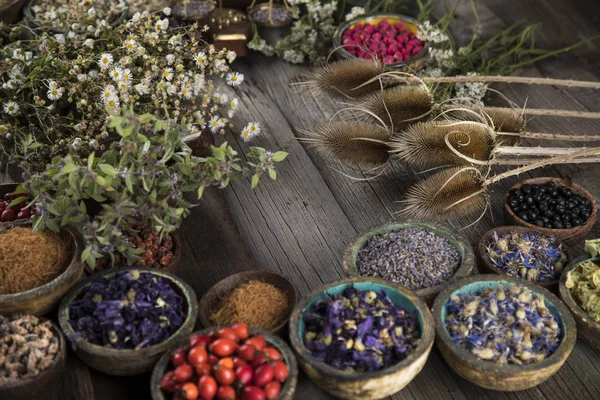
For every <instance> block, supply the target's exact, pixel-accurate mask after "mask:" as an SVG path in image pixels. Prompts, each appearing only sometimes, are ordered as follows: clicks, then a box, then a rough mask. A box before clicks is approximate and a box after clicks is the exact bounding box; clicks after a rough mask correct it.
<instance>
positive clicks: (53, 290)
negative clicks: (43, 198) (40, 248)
mask: <svg viewBox="0 0 600 400" xmlns="http://www.w3.org/2000/svg"><path fill="white" fill-rule="evenodd" d="M25 223H28V221H25ZM19 224H20V223H19ZM2 225H3V224H0V230H2V229H3V227H2ZM60 235H61V236H62V237H63V238H64V240H65V241H66V243H67V248H68V251H69V254H70V262H69V265H68V266H67V268H65V270H64V271H63V272H62V273H61V274H60V275H59V276H57V277H56V278H54V279H53V280H51V281H50V282H48V283H46V284H44V285H42V286H38V287H36V288H34V289H31V290H27V291H25V292H21V293H14V294H5V295H0V314H12V313H27V314H33V315H35V316H42V315H45V314H48V313H49V312H50V311H52V310H54V309H55V308H56V306H57V305H58V303H59V302H60V299H62V297H63V296H64V295H65V294H66V293H67V292H68V291H69V290H70V289H71V288H72V287H73V286H74V285H75V284H76V283H77V282H78V281H79V280H80V279H81V277H82V276H83V263H82V262H81V252H82V250H83V246H84V245H83V237H82V236H81V233H80V232H79V231H78V230H77V229H75V228H74V227H72V226H67V227H65V228H63V229H62V230H61V232H60Z"/></svg>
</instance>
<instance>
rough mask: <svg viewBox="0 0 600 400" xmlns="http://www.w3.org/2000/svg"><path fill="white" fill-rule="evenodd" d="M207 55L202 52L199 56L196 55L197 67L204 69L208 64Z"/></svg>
mask: <svg viewBox="0 0 600 400" xmlns="http://www.w3.org/2000/svg"><path fill="white" fill-rule="evenodd" d="M206 60H207V58H206V54H205V53H204V52H203V51H201V52H200V53H198V55H196V65H197V66H198V67H203V66H204V65H205V64H206Z"/></svg>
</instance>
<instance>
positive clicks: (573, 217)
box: [504, 178, 598, 243]
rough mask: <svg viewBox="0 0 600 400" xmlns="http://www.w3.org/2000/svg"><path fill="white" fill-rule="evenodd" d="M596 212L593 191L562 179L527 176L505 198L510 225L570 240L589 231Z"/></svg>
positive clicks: (506, 220)
mask: <svg viewBox="0 0 600 400" xmlns="http://www.w3.org/2000/svg"><path fill="white" fill-rule="evenodd" d="M597 211H598V205H597V204H596V199H595V198H594V196H593V195H592V194H591V193H590V192H588V191H587V190H585V189H584V188H582V187H581V186H579V185H577V184H575V183H573V182H570V181H568V180H565V179H561V178H533V179H527V180H525V181H523V182H521V183H519V184H517V185H515V186H513V187H512V188H511V189H510V190H509V191H508V193H507V194H506V196H505V198H504V222H505V223H506V224H507V225H521V226H526V227H528V228H531V229H535V230H536V231H538V232H541V233H543V234H544V235H546V236H554V237H555V238H556V239H557V240H559V241H563V242H567V243H571V242H575V241H577V240H579V239H581V238H583V237H585V236H586V235H587V234H588V233H589V232H590V230H591V229H592V226H593V225H594V222H595V221H596V214H597Z"/></svg>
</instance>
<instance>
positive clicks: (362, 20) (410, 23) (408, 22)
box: [333, 13, 429, 71]
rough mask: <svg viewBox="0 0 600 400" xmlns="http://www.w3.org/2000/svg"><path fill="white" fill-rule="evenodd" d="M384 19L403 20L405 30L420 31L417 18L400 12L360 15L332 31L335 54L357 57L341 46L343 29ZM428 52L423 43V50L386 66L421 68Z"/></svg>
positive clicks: (375, 22)
mask: <svg viewBox="0 0 600 400" xmlns="http://www.w3.org/2000/svg"><path fill="white" fill-rule="evenodd" d="M384 20H388V21H389V22H390V23H394V24H397V23H399V22H404V25H405V27H406V29H407V30H409V31H410V32H412V33H414V34H416V33H417V32H419V31H421V24H420V22H418V21H417V20H415V19H413V18H410V17H407V16H405V15H401V14H388V13H381V14H372V15H361V16H359V17H357V18H354V19H352V20H350V21H346V22H344V23H343V24H341V25H340V26H339V27H338V28H337V29H336V30H335V32H334V33H333V47H334V48H335V49H338V50H337V51H336V54H337V55H338V57H339V58H341V59H349V58H357V57H356V56H354V55H352V54H350V53H349V52H348V51H347V50H346V49H345V48H344V47H342V35H343V34H344V31H346V30H347V29H352V28H354V27H355V26H356V25H357V24H371V25H376V24H379V23H381V22H382V21H384ZM428 54H429V44H428V43H427V42H425V43H424V45H423V50H421V51H420V52H419V53H418V54H415V55H414V56H412V57H411V58H409V59H408V60H405V61H401V62H398V63H393V64H386V66H387V67H389V68H393V69H401V70H408V69H410V70H411V71H418V70H420V69H422V68H423V67H424V66H425V64H426V63H427V57H428Z"/></svg>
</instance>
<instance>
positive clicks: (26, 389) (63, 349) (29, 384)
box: [0, 323, 67, 400]
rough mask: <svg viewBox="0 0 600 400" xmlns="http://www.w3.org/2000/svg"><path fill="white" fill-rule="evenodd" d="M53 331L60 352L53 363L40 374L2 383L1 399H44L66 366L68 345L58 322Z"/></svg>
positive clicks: (53, 326) (0, 388)
mask: <svg viewBox="0 0 600 400" xmlns="http://www.w3.org/2000/svg"><path fill="white" fill-rule="evenodd" d="M52 332H53V333H54V334H55V335H56V337H57V338H58V346H59V348H58V353H56V355H55V356H54V360H53V361H52V364H50V366H48V368H46V369H44V370H43V371H41V372H40V373H39V374H38V375H36V376H32V377H29V378H26V379H18V380H15V381H12V382H8V383H5V384H3V385H1V384H0V399H6V400H9V399H10V400H30V399H42V398H44V394H45V392H46V391H47V390H48V387H49V386H51V385H53V384H54V382H55V381H56V380H57V379H58V376H59V375H60V374H61V373H62V371H63V369H64V367H65V359H66V357H67V346H66V342H65V338H64V336H63V334H62V333H61V331H60V329H58V326H56V324H54V323H52Z"/></svg>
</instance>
